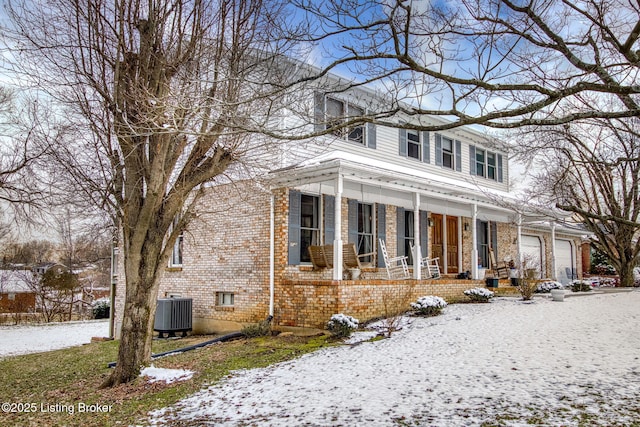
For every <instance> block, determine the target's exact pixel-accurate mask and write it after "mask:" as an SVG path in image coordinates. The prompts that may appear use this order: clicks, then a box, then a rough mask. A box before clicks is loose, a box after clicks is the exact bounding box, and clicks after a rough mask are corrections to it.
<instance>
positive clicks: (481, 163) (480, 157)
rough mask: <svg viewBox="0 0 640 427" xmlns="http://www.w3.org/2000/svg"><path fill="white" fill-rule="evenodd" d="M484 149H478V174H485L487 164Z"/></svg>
mask: <svg viewBox="0 0 640 427" xmlns="http://www.w3.org/2000/svg"><path fill="white" fill-rule="evenodd" d="M485 162H486V160H485V157H484V150H480V149H476V175H478V176H485V175H484V174H485V166H486V164H485Z"/></svg>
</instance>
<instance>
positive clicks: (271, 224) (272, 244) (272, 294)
mask: <svg viewBox="0 0 640 427" xmlns="http://www.w3.org/2000/svg"><path fill="white" fill-rule="evenodd" d="M269 202H270V212H269V316H271V317H273V312H274V299H275V242H274V240H275V219H274V217H275V196H274V194H273V193H271V198H270V200H269Z"/></svg>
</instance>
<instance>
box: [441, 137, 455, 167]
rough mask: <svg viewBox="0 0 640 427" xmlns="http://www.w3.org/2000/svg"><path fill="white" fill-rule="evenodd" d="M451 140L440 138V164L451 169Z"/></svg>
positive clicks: (452, 160)
mask: <svg viewBox="0 0 640 427" xmlns="http://www.w3.org/2000/svg"><path fill="white" fill-rule="evenodd" d="M453 156H454V154H453V140H452V139H449V138H442V166H444V167H445V168H449V169H453V167H454V164H455V162H454V157H453Z"/></svg>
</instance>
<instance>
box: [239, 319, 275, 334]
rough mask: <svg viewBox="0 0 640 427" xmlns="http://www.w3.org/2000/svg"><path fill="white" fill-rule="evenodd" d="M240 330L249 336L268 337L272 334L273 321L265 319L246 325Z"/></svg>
mask: <svg viewBox="0 0 640 427" xmlns="http://www.w3.org/2000/svg"><path fill="white" fill-rule="evenodd" d="M240 332H241V333H242V334H243V335H244V336H245V337H247V338H256V337H266V336H268V335H271V322H270V321H269V320H263V321H262V322H259V323H254V324H252V325H246V326H244V327H243V328H242V330H241V331H240Z"/></svg>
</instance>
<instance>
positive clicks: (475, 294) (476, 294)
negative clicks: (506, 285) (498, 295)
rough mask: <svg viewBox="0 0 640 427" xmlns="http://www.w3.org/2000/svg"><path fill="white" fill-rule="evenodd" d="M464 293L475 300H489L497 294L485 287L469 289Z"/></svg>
mask: <svg viewBox="0 0 640 427" xmlns="http://www.w3.org/2000/svg"><path fill="white" fill-rule="evenodd" d="M464 294H465V295H466V296H468V297H469V298H471V301H474V302H489V300H490V299H491V298H493V297H494V295H495V294H494V293H493V292H492V291H490V290H489V289H485V288H473V289H467V290H466V291H464Z"/></svg>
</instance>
